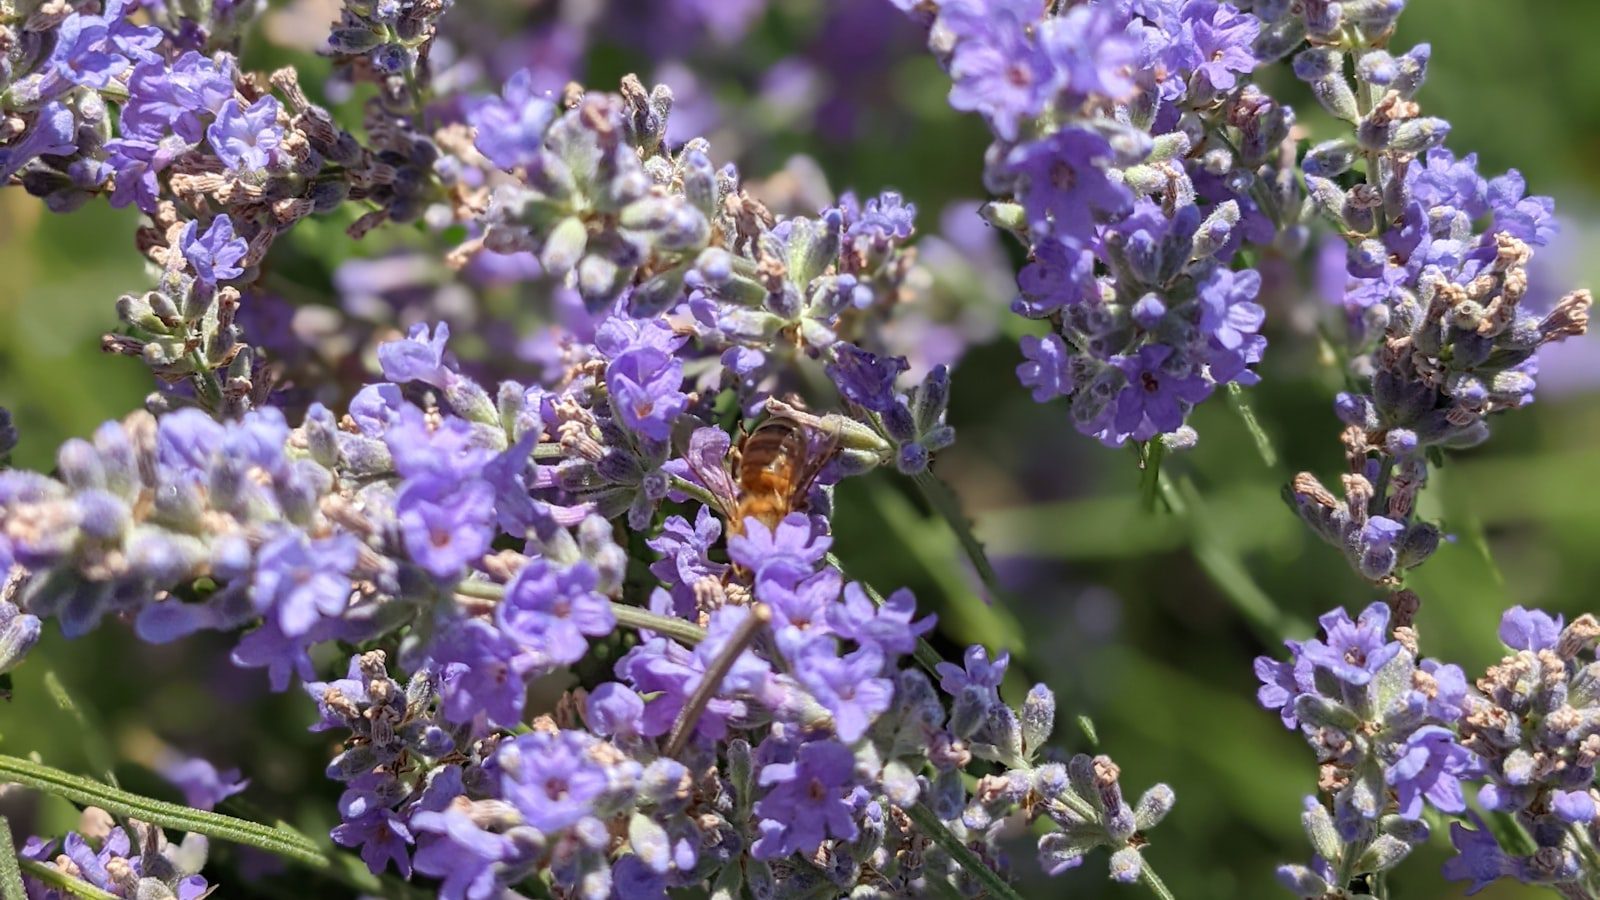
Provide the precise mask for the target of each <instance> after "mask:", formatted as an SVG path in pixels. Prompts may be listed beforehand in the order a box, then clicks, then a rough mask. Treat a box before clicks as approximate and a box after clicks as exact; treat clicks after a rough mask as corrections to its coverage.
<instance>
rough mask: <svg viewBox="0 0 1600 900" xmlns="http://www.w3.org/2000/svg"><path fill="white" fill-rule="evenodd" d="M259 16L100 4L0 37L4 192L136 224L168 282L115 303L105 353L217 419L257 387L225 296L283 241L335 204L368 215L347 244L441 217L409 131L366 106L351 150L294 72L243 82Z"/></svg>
mask: <svg viewBox="0 0 1600 900" xmlns="http://www.w3.org/2000/svg"><path fill="white" fill-rule="evenodd" d="M254 6H256V4H252V3H242V4H240V3H225V2H216V3H209V4H206V5H205V8H206V9H207V10H208V11H209V12H208V16H209V18H208V19H207V20H206V21H205V22H197V21H196V20H194V19H190V18H185V13H184V12H183V10H186V9H188V6H187V5H185V4H156V5H155V7H156V9H157V10H159V11H158V12H156V13H154V14H151V13H149V11H147V10H145V9H144V8H143V6H142V5H140V4H135V3H129V2H124V0H106V2H105V3H104V4H103V9H102V10H101V11H100V12H99V13H90V12H86V11H82V10H79V9H74V8H72V7H70V6H67V5H65V4H62V5H60V9H59V10H57V11H55V12H51V13H49V14H39V15H33V16H29V17H27V18H25V19H22V20H21V21H18V22H15V23H13V24H0V29H3V40H0V46H4V47H5V48H6V51H7V55H6V56H5V58H4V62H5V66H4V68H3V69H0V87H4V88H5V91H4V94H3V95H0V113H3V122H4V125H3V127H0V181H4V182H9V181H12V180H15V181H17V182H20V183H21V184H22V185H23V187H25V188H26V189H27V190H28V191H29V192H30V193H33V194H35V195H37V196H40V197H43V198H44V199H45V201H46V202H47V203H48V204H49V205H50V206H51V208H53V209H57V210H67V209H71V208H73V207H75V206H77V205H79V204H81V203H82V202H84V201H85V200H86V199H87V198H88V197H90V196H92V195H95V194H104V195H105V196H106V197H107V199H108V201H109V202H110V204H111V205H112V206H116V207H122V206H128V205H133V206H137V207H138V209H139V210H140V211H141V212H143V213H145V214H146V215H147V216H148V217H149V224H148V225H146V226H145V227H144V228H143V229H141V232H140V235H139V240H138V246H139V249H140V250H141V252H142V253H144V255H145V256H146V257H147V258H148V259H149V260H150V261H151V262H152V263H153V264H154V265H155V266H157V267H158V268H159V269H161V270H162V272H163V273H164V274H163V277H162V279H161V281H160V283H159V284H158V286H157V289H156V290H155V291H153V292H151V293H149V294H147V295H145V296H144V297H142V298H141V297H136V296H130V297H128V298H125V299H124V301H123V304H122V306H121V308H120V309H119V312H120V314H121V319H122V322H123V324H124V325H125V326H126V329H127V332H126V333H123V334H115V335H110V336H108V337H107V339H106V348H107V349H108V350H111V351H114V352H119V353H125V354H128V355H132V356H136V357H139V358H141V359H143V360H144V361H145V362H146V363H147V364H148V365H150V367H151V368H152V370H153V371H154V372H155V374H156V375H157V376H159V377H160V378H162V379H164V380H166V381H168V382H178V381H183V380H185V379H189V380H192V387H193V393H195V394H196V395H197V396H198V397H199V398H200V399H201V401H202V402H203V403H204V404H205V405H206V406H207V407H208V408H212V409H218V410H219V411H223V412H227V413H228V414H230V415H236V414H237V413H238V412H240V411H242V410H243V409H245V408H248V407H249V406H250V405H251V404H252V402H255V401H258V400H259V399H260V397H259V396H258V395H259V394H260V393H262V392H264V391H265V390H267V389H268V388H269V387H270V385H269V384H266V383H264V382H263V383H262V384H259V385H258V384H255V383H254V381H253V374H254V369H255V366H254V365H253V362H254V360H253V354H252V353H251V352H248V351H249V347H248V346H247V345H245V344H244V343H243V342H242V341H241V340H240V334H239V330H238V329H237V328H236V327H235V318H234V317H235V314H236V313H237V311H238V306H239V295H238V294H239V292H238V290H237V288H239V287H243V286H246V285H248V284H249V283H250V282H251V281H253V280H254V279H255V277H256V274H257V272H258V267H259V265H260V263H261V262H262V260H263V259H264V258H265V256H266V254H267V251H268V249H269V248H270V247H271V245H272V243H273V242H274V241H275V240H276V239H277V238H278V237H279V236H281V235H282V234H283V233H284V232H286V231H287V230H288V229H290V228H291V227H293V225H294V224H295V223H297V222H298V221H300V220H302V219H304V218H305V217H307V216H309V215H312V214H315V213H326V212H329V211H331V210H333V209H335V208H337V207H339V206H340V205H341V204H343V203H345V202H346V201H360V202H364V203H365V204H366V205H368V207H369V208H368V211H367V212H366V213H365V214H364V215H363V216H362V217H361V219H359V220H358V221H357V222H356V223H355V224H354V225H353V226H352V228H351V231H352V234H355V235H357V236H359V235H360V234H362V233H365V232H366V231H367V230H369V229H370V228H372V227H373V226H374V225H376V224H378V223H379V222H382V221H386V220H397V221H411V220H414V219H416V218H418V217H419V216H420V215H421V214H422V212H423V210H424V208H425V207H426V206H427V205H428V204H429V203H435V204H441V203H442V207H441V208H445V209H446V212H445V214H446V215H447V216H448V215H449V211H448V203H445V202H443V201H444V200H445V198H446V193H445V191H446V188H445V186H444V184H443V182H442V181H441V179H440V176H439V175H438V174H437V173H436V172H435V168H434V163H435V162H436V161H437V159H438V157H439V151H438V149H437V147H435V146H434V144H433V142H432V141H431V140H430V139H429V138H428V137H426V136H424V135H422V134H419V133H418V132H417V131H416V130H415V129H414V128H413V125H412V122H411V120H410V119H408V118H406V117H405V116H401V115H397V114H393V113H389V112H387V111H386V110H385V107H384V106H383V104H382V102H381V100H380V99H375V100H374V102H373V103H372V104H371V105H370V108H369V117H368V121H367V122H366V128H365V131H366V136H367V143H365V144H363V143H362V142H361V141H358V140H357V139H356V138H355V137H354V136H353V135H352V134H351V133H350V132H349V131H347V130H345V129H343V128H341V127H339V126H338V125H336V124H335V123H334V121H333V118H332V116H330V115H329V114H328V112H327V111H326V110H324V109H322V108H321V107H319V106H316V105H314V104H312V103H311V102H310V101H309V100H308V99H307V98H306V96H305V94H304V93H303V92H302V91H301V90H300V87H299V85H298V81H297V77H296V75H295V72H294V71H293V70H292V69H285V70H282V71H280V72H277V73H275V74H274V75H273V76H272V77H271V78H267V77H265V76H262V75H259V74H255V73H246V72H242V71H241V70H240V68H239V65H238V61H237V58H236V56H235V54H234V52H233V49H232V45H233V44H234V43H236V42H237V40H236V39H237V36H238V35H237V30H238V25H239V24H241V22H242V19H243V18H245V17H247V14H248V12H249V11H250V10H251V9H253V8H254ZM379 6H384V4H379ZM52 9H55V7H52ZM407 15H410V13H409V12H408V13H407ZM8 21H9V20H8ZM405 21H407V22H409V21H410V19H409V18H406V19H405ZM394 27H395V28H397V29H399V30H400V31H401V32H403V33H405V34H410V30H411V29H410V28H409V27H407V26H404V25H403V24H399V23H397V24H395V25H394ZM397 39H399V38H397ZM403 39H404V40H412V38H403ZM113 110H115V112H113Z"/></svg>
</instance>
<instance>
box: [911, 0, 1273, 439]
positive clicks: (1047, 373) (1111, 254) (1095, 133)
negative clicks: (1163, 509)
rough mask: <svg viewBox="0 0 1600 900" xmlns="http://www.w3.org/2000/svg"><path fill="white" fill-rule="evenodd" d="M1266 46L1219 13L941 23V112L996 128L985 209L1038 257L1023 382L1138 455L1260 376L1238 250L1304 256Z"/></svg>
mask: <svg viewBox="0 0 1600 900" xmlns="http://www.w3.org/2000/svg"><path fill="white" fill-rule="evenodd" d="M901 5H903V6H906V7H907V8H908V10H909V11H910V12H912V13H913V14H914V15H918V16H922V17H925V18H926V17H928V16H929V7H928V5H925V4H901ZM1047 7H1048V8H1047ZM1259 31H1260V23H1259V21H1258V20H1257V19H1256V18H1255V17H1254V16H1251V15H1249V14H1247V13H1243V12H1241V11H1240V10H1239V9H1237V8H1235V7H1234V6H1231V5H1229V4H1226V3H1217V2H1211V0H1205V2H1185V3H1179V2H1176V0H1174V2H1154V3H1112V2H1106V3H1083V4H1076V5H1073V4H1038V3H1032V2H1027V0H1019V2H1002V3H980V2H968V0H958V2H946V3H940V4H937V5H935V6H933V9H932V15H931V22H930V30H929V46H930V48H931V49H932V50H933V52H934V53H935V54H936V55H938V56H939V58H940V60H941V61H942V62H943V63H944V65H945V67H946V69H947V70H948V71H949V73H950V76H951V78H952V79H953V80H954V85H953V87H952V88H951V91H950V103H951V105H952V106H954V107H955V108H956V109H960V110H966V111H974V112H977V113H979V114H980V115H982V116H983V117H984V120H985V121H986V122H987V123H988V125H989V127H990V129H991V130H992V131H993V133H994V137H995V142H994V143H993V144H992V145H991V146H990V148H989V152H988V154H987V157H986V166H985V170H984V179H985V183H986V184H987V185H988V186H989V188H990V189H991V190H992V191H993V192H995V193H996V194H999V195H1002V197H1003V198H1004V199H1001V200H997V201H995V202H993V203H991V204H990V205H989V206H987V207H986V208H985V214H986V216H987V217H988V219H989V221H991V222H993V223H994V224H996V225H997V226H999V227H1002V228H1004V229H1006V230H1008V231H1011V232H1013V233H1015V234H1016V235H1017V237H1018V238H1019V239H1020V240H1021V241H1022V242H1023V244H1024V245H1025V246H1026V247H1027V248H1028V264H1027V265H1026V266H1025V267H1024V268H1023V269H1022V271H1021V272H1020V273H1019V274H1018V282H1017V285H1018V289H1019V291H1020V296H1019V297H1018V298H1017V299H1016V301H1015V302H1014V303H1013V304H1012V309H1013V311H1014V312H1016V313H1018V314H1020V315H1023V316H1026V317H1028V318H1031V319H1039V320H1044V321H1046V322H1047V323H1048V325H1049V328H1048V330H1047V331H1046V332H1045V333H1043V334H1041V335H1029V336H1027V337H1025V338H1023V340H1022V351H1023V355H1024V357H1025V358H1026V360H1027V361H1026V362H1024V363H1023V364H1022V365H1021V366H1019V367H1018V368H1017V374H1018V377H1019V378H1020V379H1021V381H1022V383H1023V385H1024V386H1025V387H1028V388H1030V389H1031V390H1032V392H1033V398H1034V399H1035V400H1037V401H1040V402H1045V401H1048V400H1051V399H1054V398H1057V397H1065V398H1067V399H1068V401H1069V403H1070V410H1071V418H1072V422H1073V424H1074V425H1075V426H1076V427H1077V428H1078V429H1079V430H1080V431H1082V432H1083V433H1085V434H1089V435H1092V436H1094V437H1096V438H1098V439H1099V440H1101V441H1102V442H1104V443H1106V444H1111V445H1116V444H1123V443H1128V442H1136V443H1138V444H1140V445H1142V446H1147V447H1149V448H1150V449H1148V450H1146V451H1145V453H1144V456H1145V457H1146V459H1147V460H1152V459H1154V457H1152V456H1151V454H1152V453H1154V452H1158V451H1159V450H1160V449H1162V448H1164V447H1167V446H1179V447H1182V446H1188V445H1190V444H1192V443H1193V441H1194V439H1195V435H1194V432H1193V430H1192V429H1189V428H1187V427H1186V426H1185V424H1184V423H1185V421H1186V419H1187V417H1188V413H1189V411H1190V410H1191V409H1192V408H1193V407H1194V405H1195V404H1197V403H1200V402H1202V401H1203V400H1205V399H1206V398H1207V397H1209V396H1210V395H1211V394H1212V393H1214V392H1215V390H1216V389H1217V388H1218V387H1222V386H1226V385H1249V384H1253V383H1255V381H1256V380H1257V379H1258V375H1257V374H1256V372H1255V365H1256V363H1258V362H1259V361H1260V359H1261V354H1262V352H1263V350H1264V349H1265V347H1266V338H1265V337H1263V336H1262V335H1261V334H1260V333H1259V332H1260V329H1261V324H1262V321H1263V319H1264V311H1263V309H1262V307H1261V306H1260V304H1258V303H1257V302H1256V299H1257V294H1258V292H1259V290H1260V275H1259V273H1258V272H1256V271H1255V270H1253V269H1250V268H1247V267H1243V266H1242V265H1241V266H1240V267H1238V268H1235V263H1236V262H1239V263H1242V258H1241V257H1240V255H1239V251H1240V250H1241V248H1243V247H1245V246H1246V245H1275V246H1280V247H1288V248H1295V247H1298V246H1299V245H1300V244H1301V243H1303V241H1304V228H1303V227H1300V226H1299V225H1298V223H1297V209H1298V205H1299V200H1300V189H1299V185H1298V183H1297V181H1296V179H1295V178H1294V177H1293V166H1292V162H1293V160H1292V145H1286V144H1285V141H1286V140H1287V138H1288V136H1289V128H1290V126H1291V125H1292V124H1293V123H1294V115H1293V112H1292V111H1291V110H1289V109H1288V108H1287V107H1284V106H1282V105H1280V104H1277V103H1275V102H1273V101H1272V100H1271V99H1270V98H1268V97H1267V96H1266V95H1265V94H1264V93H1262V92H1261V90H1260V89H1259V88H1257V87H1255V86H1254V85H1252V84H1250V83H1249V81H1248V76H1249V75H1250V73H1251V72H1253V71H1254V70H1255V68H1256V66H1257V64H1258V63H1257V59H1256V56H1255V54H1254V53H1253V52H1252V49H1251V48H1252V42H1253V41H1254V40H1255V38H1256V36H1257V34H1258V32H1259ZM1286 148H1287V149H1286ZM1286 154H1289V155H1286ZM1152 442H1154V443H1152Z"/></svg>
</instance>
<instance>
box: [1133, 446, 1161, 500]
mask: <svg viewBox="0 0 1600 900" xmlns="http://www.w3.org/2000/svg"><path fill="white" fill-rule="evenodd" d="M1133 447H1134V450H1135V451H1136V452H1137V453H1138V456H1139V496H1140V497H1141V498H1142V499H1143V500H1144V511H1145V512H1155V509H1156V497H1157V496H1158V495H1159V494H1160V492H1161V491H1160V486H1161V480H1162V476H1163V474H1164V473H1163V472H1162V471H1161V460H1162V459H1163V458H1164V457H1165V456H1166V455H1167V445H1166V444H1163V443H1161V439H1160V438H1156V439H1154V440H1150V441H1145V442H1144V443H1143V444H1136V445H1133Z"/></svg>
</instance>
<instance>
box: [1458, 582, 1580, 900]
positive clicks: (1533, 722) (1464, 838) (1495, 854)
mask: <svg viewBox="0 0 1600 900" xmlns="http://www.w3.org/2000/svg"><path fill="white" fill-rule="evenodd" d="M1500 642H1501V643H1503V644H1505V646H1506V648H1507V649H1508V650H1509V651H1510V653H1509V655H1507V656H1506V657H1505V658H1504V659H1502V660H1501V661H1500V663H1499V664H1498V665H1493V666H1490V667H1489V669H1488V671H1487V672H1485V673H1484V675H1483V677H1482V678H1480V679H1478V682H1477V688H1478V690H1477V692H1476V693H1474V694H1472V695H1471V696H1470V697H1469V698H1468V700H1467V706H1466V715H1465V717H1463V719H1462V720H1461V728H1460V733H1461V743H1462V744H1463V745H1465V746H1466V747H1467V748H1468V749H1470V750H1471V751H1473V752H1474V753H1476V754H1477V756H1478V759H1479V760H1480V761H1481V765H1482V768H1483V776H1484V782H1485V783H1484V785H1483V787H1482V788H1480V789H1479V791H1478V798H1477V799H1478V805H1479V806H1481V807H1483V809H1484V810H1486V811H1488V812H1490V813H1491V814H1496V813H1497V814H1500V815H1504V816H1510V817H1511V818H1512V819H1513V820H1514V821H1515V822H1516V823H1517V824H1518V825H1520V826H1521V827H1522V830H1523V832H1525V833H1526V834H1527V835H1528V836H1529V838H1530V839H1531V840H1530V841H1529V843H1528V845H1525V846H1504V845H1502V844H1501V843H1499V841H1498V840H1497V839H1496V838H1495V837H1494V836H1493V835H1491V834H1490V833H1489V831H1488V829H1487V828H1486V827H1485V826H1484V824H1483V823H1482V821H1481V820H1480V821H1478V822H1476V823H1474V824H1475V825H1476V826H1477V827H1476V828H1475V829H1468V828H1466V827H1465V826H1463V825H1462V824H1460V823H1456V824H1452V825H1451V826H1450V839H1451V840H1452V841H1453V842H1454V843H1455V845H1456V848H1457V851H1458V853H1459V855H1458V856H1457V857H1456V858H1455V859H1453V860H1451V861H1450V863H1449V864H1448V865H1447V866H1446V869H1445V874H1446V875H1448V876H1449V877H1451V878H1455V879H1460V880H1463V881H1471V882H1472V890H1477V889H1479V888H1481V887H1483V886H1484V885H1486V884H1488V883H1490V882H1491V881H1495V880H1497V879H1500V878H1515V879H1517V880H1519V881H1522V882H1525V883H1528V884H1543V885H1550V886H1553V887H1555V888H1556V889H1557V890H1564V891H1567V892H1569V893H1589V894H1592V893H1594V891H1595V889H1596V887H1597V886H1600V869H1597V867H1596V865H1595V862H1594V848H1595V847H1596V846H1600V814H1597V806H1596V804H1597V803H1600V792H1597V791H1596V789H1595V786H1594V783H1595V777H1594V776H1595V764H1596V761H1597V760H1600V681H1597V679H1600V664H1597V663H1596V662H1595V645H1596V643H1597V642H1600V623H1597V622H1596V621H1595V618H1594V616H1591V615H1584V616H1580V617H1579V618H1577V619H1575V620H1573V621H1572V623H1571V624H1568V625H1565V627H1563V623H1562V620H1561V617H1559V616H1556V617H1554V618H1552V617H1551V616H1549V615H1548V614H1546V613H1544V612H1541V611H1539V610H1530V609H1523V608H1522V607H1520V606H1518V607H1514V608H1512V609H1510V610H1508V611H1507V612H1506V614H1505V617H1504V618H1503V619H1502V620H1501V622H1500ZM1585 657H1587V659H1586V658H1585Z"/></svg>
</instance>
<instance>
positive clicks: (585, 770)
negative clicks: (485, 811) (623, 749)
mask: <svg viewBox="0 0 1600 900" xmlns="http://www.w3.org/2000/svg"><path fill="white" fill-rule="evenodd" d="M594 743H595V739H594V738H593V737H592V736H590V735H588V734H585V733H583V732H581V731H560V732H555V733H552V732H548V731H535V732H533V733H531V734H524V735H520V736H518V737H517V738H516V740H513V741H509V742H507V743H505V744H502V745H500V752H499V754H498V755H497V756H496V757H495V763H496V767H497V769H498V770H499V772H500V794H501V796H502V797H503V798H504V799H505V800H506V802H507V803H510V804H511V805H512V806H515V807H516V808H517V811H518V812H519V813H521V814H522V818H523V819H524V820H525V821H526V822H527V823H528V824H529V825H531V826H533V827H534V828H537V829H538V830H539V831H541V832H543V833H544V834H545V836H546V837H554V836H555V835H556V834H557V833H558V832H560V831H562V830H563V829H567V828H571V827H572V826H574V825H576V824H578V823H579V822H580V821H582V820H583V819H585V818H587V817H590V816H593V815H594V814H595V804H596V803H598V802H599V801H600V799H601V798H602V797H603V796H604V795H605V793H606V789H607V787H608V786H609V784H610V779H609V778H608V777H607V773H606V770H605V768H604V767H602V766H601V765H600V763H598V762H596V761H595V758H594V757H593V756H592V755H590V752H589V751H590V749H591V747H592V746H593V745H594Z"/></svg>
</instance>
